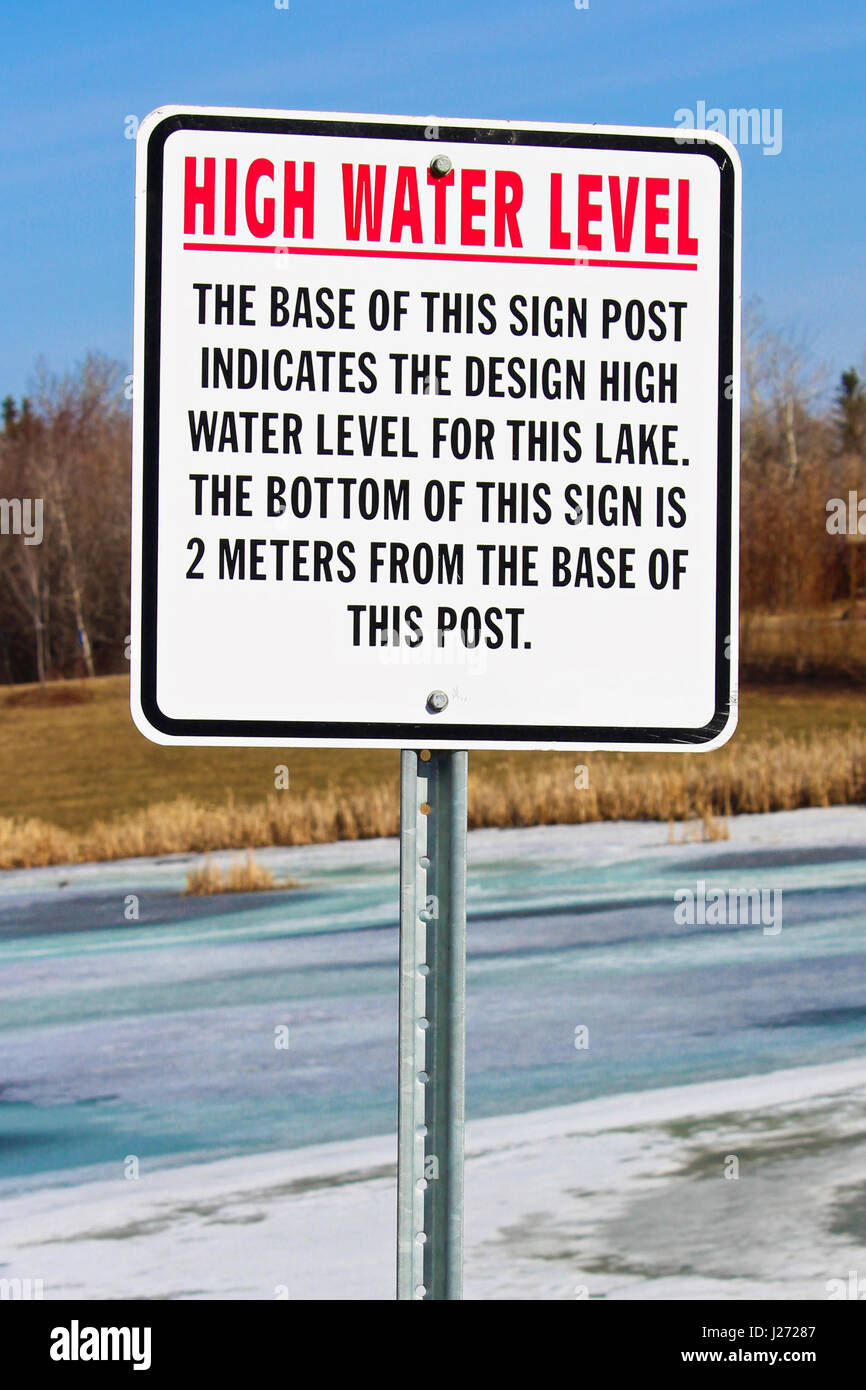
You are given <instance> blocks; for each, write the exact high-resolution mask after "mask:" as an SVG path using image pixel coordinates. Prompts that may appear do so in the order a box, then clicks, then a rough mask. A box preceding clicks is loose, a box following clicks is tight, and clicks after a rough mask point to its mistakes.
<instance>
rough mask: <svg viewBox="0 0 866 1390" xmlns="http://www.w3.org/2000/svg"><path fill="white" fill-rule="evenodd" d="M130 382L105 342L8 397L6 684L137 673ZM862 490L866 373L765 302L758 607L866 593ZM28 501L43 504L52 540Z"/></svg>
mask: <svg viewBox="0 0 866 1390" xmlns="http://www.w3.org/2000/svg"><path fill="white" fill-rule="evenodd" d="M128 381H129V378H128V377H127V376H126V375H125V370H124V368H123V367H122V366H121V364H120V363H118V362H114V361H110V360H109V359H107V358H105V357H102V356H100V355H98V354H92V355H90V356H89V357H87V358H86V359H85V361H84V362H83V363H82V364H81V365H80V366H79V367H78V368H77V369H76V370H74V371H72V372H70V373H68V374H67V375H64V376H55V375H52V374H51V373H49V372H48V371H47V370H46V369H45V368H44V367H43V368H40V369H39V370H38V371H37V374H36V380H35V384H34V389H33V390H32V391H31V392H30V394H29V395H28V396H27V397H26V398H24V399H22V400H20V401H15V400H13V399H12V398H11V397H9V396H7V397H6V399H5V400H4V401H3V404H2V429H0V683H6V684H12V683H17V682H28V681H40V682H44V681H47V680H52V679H57V678H64V677H71V676H93V675H103V674H109V673H112V672H117V671H122V670H125V669H127V657H128V650H127V648H128V641H127V638H128V633H129V626H130V617H129V578H130V576H129V540H130V534H129V533H130V456H131V433H132V431H131V407H130V401H129V399H128V396H129V395H130V392H129V390H128V387H127V382H128ZM851 492H854V493H856V494H857V496H858V497H859V498H866V383H864V381H863V379H862V377H861V375H860V374H859V373H858V372H857V371H856V370H855V369H854V368H851V369H850V370H849V371H846V372H843V373H842V376H841V379H840V381H839V383H838V385H837V387H836V389H835V392H833V393H832V394H831V395H829V396H828V392H827V389H826V382H825V381H824V380H823V379H822V377H821V374H820V372H819V371H817V370H816V369H815V368H814V367H812V366H811V365H810V360H809V356H808V353H806V352H805V351H803V350H802V349H801V348H799V347H798V346H797V345H796V344H795V343H794V342H793V340H792V339H791V338H790V337H785V336H784V335H779V334H777V333H774V332H771V331H770V330H768V329H767V328H766V327H765V325H764V324H763V323H762V322H761V320H760V318H759V317H758V316H757V314H756V313H755V312H754V310H753V311H752V312H750V313H749V314H747V316H746V324H745V330H744V340H743V414H742V501H741V528H740V549H741V569H740V594H741V605H742V608H743V610H744V612H747V613H748V612H771V613H773V612H798V611H799V612H803V611H806V610H815V609H816V608H820V607H822V606H826V605H828V604H830V603H833V602H834V601H837V600H842V599H845V600H848V601H850V600H851V599H852V598H854V597H856V595H857V593H858V592H859V591H860V589H866V515H864V517H863V532H864V534H863V536H862V538H861V539H862V542H863V544H862V545H861V544H858V543H857V537H856V535H855V536H852V535H840V534H837V533H833V532H832V531H829V530H828V527H827V515H828V513H827V506H828V502H830V500H831V499H833V498H843V499H847V498H848V497H849V494H850V493H851ZM25 499H29V500H30V501H31V502H34V501H35V500H36V499H39V501H40V503H41V509H40V510H41V515H40V517H39V523H40V526H39V529H40V531H41V535H40V536H39V539H38V540H37V534H36V525H35V515H34V512H33V510H32V509H31V511H30V512H29V513H28V511H27V510H26V509H25V511H24V512H23V514H22V512H21V510H20V504H21V503H22V502H23V501H24V500H25ZM16 502H17V503H18V504H19V508H18V510H16V508H15V503H16ZM864 511H866V506H864ZM28 517H29V518H30V521H31V522H32V527H31V534H30V535H29V536H28V535H27V534H22V533H21V530H22V526H21V523H22V522H23V523H25V531H26V522H27V519H28ZM855 531H856V526H855Z"/></svg>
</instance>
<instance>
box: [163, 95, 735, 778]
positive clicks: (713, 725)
mask: <svg viewBox="0 0 866 1390" xmlns="http://www.w3.org/2000/svg"><path fill="white" fill-rule="evenodd" d="M427 128H428V127H427V126H425V124H424V122H419V123H418V124H411V125H405V124H401V123H400V122H399V121H396V122H393V123H392V122H390V121H389V122H385V121H377V120H376V119H375V118H373V119H370V120H369V121H368V120H345V119H342V120H341V119H335V120H329V119H327V118H325V117H315V118H314V117H276V116H273V117H272V116H251V115H232V114H224V115H215V114H213V113H206V112H195V111H188V112H172V113H171V114H167V115H166V116H165V117H163V118H162V119H161V120H159V121H158V122H157V123H156V124H155V126H154V127H153V129H152V130H151V131H150V134H149V135H148V137H147V153H146V161H147V162H146V184H147V205H146V239H145V271H144V274H145V288H144V382H143V417H142V424H143V434H142V454H143V458H142V478H143V487H142V533H141V575H140V580H141V614H140V652H141V688H140V698H141V710H142V713H143V714H144V716H145V718H146V719H147V721H148V723H149V724H150V725H151V727H152V728H153V729H155V730H157V731H158V732H159V733H161V734H164V735H165V736H166V737H168V738H176V739H179V740H184V739H201V740H207V739H208V738H212V739H214V740H218V741H220V742H222V741H224V740H230V739H232V738H237V739H241V740H249V739H255V740H256V741H257V742H260V743H262V744H264V745H267V744H268V743H269V741H273V742H274V743H275V744H276V745H277V746H281V745H285V744H286V743H287V742H290V741H291V739H292V737H295V738H302V739H309V740H314V739H321V740H322V741H323V743H327V744H333V745H335V746H339V745H340V742H341V740H345V743H346V745H347V746H350V745H352V744H355V745H357V744H358V743H359V741H360V742H362V743H363V744H370V745H372V746H374V747H375V746H381V740H383V739H386V740H389V741H390V740H395V741H396V740H399V741H400V742H401V743H402V744H403V745H404V746H406V747H414V746H424V745H425V743H426V742H429V741H431V740H432V741H433V742H434V744H439V743H442V742H446V743H447V744H448V745H449V746H451V747H454V748H466V747H471V746H472V745H473V744H480V743H491V742H494V743H500V744H504V745H508V744H509V743H512V744H518V743H522V742H533V743H543V744H556V743H562V744H571V745H581V744H585V745H587V746H591V745H604V744H609V745H622V744H629V743H634V744H645V745H652V744H660V745H661V744H667V745H671V744H674V745H679V746H680V747H681V748H682V749H683V751H688V749H689V748H700V746H701V745H702V744H706V743H708V742H710V741H711V740H713V739H715V738H717V737H718V736H719V735H720V734H721V733H722V732H723V731H724V730H725V729H726V728H727V726H728V725H729V723H730V716H731V710H732V699H731V696H732V685H733V675H734V672H733V662H732V660H731V659H730V657H729V655H728V653H729V650H730V641H731V635H730V634H731V525H732V515H731V505H732V495H733V428H734V420H733V401H732V399H731V395H732V392H730V389H729V383H731V382H732V381H733V370H734V365H733V363H734V312H735V304H734V269H735V267H734V233H735V225H736V224H735V218H736V178H735V171H734V166H733V162H732V160H731V158H730V156H729V154H728V152H727V151H726V150H725V148H724V147H723V146H722V145H718V144H716V143H715V142H714V141H713V140H708V141H706V142H702V141H699V140H695V139H685V138H683V137H679V138H677V137H676V136H674V135H643V134H634V135H625V134H617V133H615V132H610V131H605V130H598V131H594V130H583V131H572V130H568V129H567V128H559V129H556V128H552V129H546V130H533V129H529V128H526V127H521V126H519V125H509V126H507V127H497V126H493V127H484V126H476V127H473V126H450V125H447V124H445V123H444V122H440V123H439V124H438V143H440V144H451V145H455V144H465V145H472V144H477V143H483V144H493V145H496V144H499V145H525V146H541V147H547V148H557V147H562V148H569V149H594V150H597V149H608V150H633V151H644V150H646V151H659V152H663V153H666V154H677V153H684V154H695V153H698V154H703V155H705V156H706V157H707V158H709V159H712V160H713V161H714V162H715V163H716V164H717V165H718V167H719V172H720V180H721V187H720V226H719V382H718V487H717V530H716V561H717V564H716V680H715V712H714V714H713V717H712V719H711V720H710V721H709V723H708V724H706V725H704V726H703V727H702V728H700V729H671V728H656V727H653V728H646V727H643V728H635V727H631V726H629V727H627V728H619V727H615V726H597V727H593V726H585V725H580V726H572V725H550V724H542V725H531V726H527V725H525V724H521V725H510V724H491V725H480V724H445V723H440V722H439V720H438V718H437V717H435V716H434V717H431V719H430V720H429V721H428V722H426V723H421V722H419V723H415V724H382V723H356V722H342V723H329V722H326V721H310V720H267V719H251V720H243V719H226V720H223V719H173V718H170V717H169V716H168V715H165V714H164V713H163V712H162V710H161V709H160V708H159V705H158V703H157V698H156V681H157V650H156V647H157V605H158V575H157V537H158V499H159V386H160V380H159V376H160V373H159V354H160V328H161V288H162V193H163V164H164V151H165V143H166V141H167V140H168V138H169V136H170V135H172V134H174V133H175V132H176V131H178V130H213V131H220V132H227V131H244V132H251V133H259V132H260V133H267V134H274V133H276V134H286V135H332V136H335V137H337V138H338V139H342V140H351V139H370V138H373V139H390V140H414V141H419V142H420V141H424V140H426V139H427V137H426V134H425V130H426V129H427ZM726 388H727V389H726Z"/></svg>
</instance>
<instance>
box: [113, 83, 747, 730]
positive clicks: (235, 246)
mask: <svg viewBox="0 0 866 1390" xmlns="http://www.w3.org/2000/svg"><path fill="white" fill-rule="evenodd" d="M136 194H137V224H136V329H135V379H134V382H135V487H134V497H135V503H134V505H135V517H134V537H135V540H134V557H133V587H134V595H133V597H134V607H133V611H134V614H135V615H136V616H135V618H134V624H135V625H134V628H133V631H134V633H135V637H134V641H133V682H132V689H133V696H132V700H133V713H134V716H135V719H136V722H137V724H138V727H139V728H140V729H141V730H142V732H144V733H145V734H147V736H148V737H150V738H152V739H155V740H156V741H157V742H160V743H188V744H270V745H281V744H288V745H301V746H303V745H307V746H335V747H341V746H342V747H362V746H377V747H401V746H403V747H406V746H409V747H412V746H419V745H421V746H426V747H433V748H468V747H477V748H505V747H514V748H580V749H587V748H618V749H640V748H644V749H654V750H660V749H680V750H682V749H696V748H712V747H717V746H718V745H719V744H721V743H723V742H724V741H725V740H726V739H727V738H728V737H730V734H731V733H732V731H733V728H734V725H735V723H736V699H737V697H736V621H737V620H736V527H735V517H736V506H737V421H738V343H739V162H738V158H737V154H736V151H735V149H734V148H733V146H732V145H730V144H729V143H728V142H727V141H726V140H724V139H723V138H721V137H719V136H717V135H715V134H711V133H709V132H703V131H702V132H701V133H700V135H699V136H687V135H683V134H682V133H680V134H676V135H675V134H674V133H673V132H671V131H661V130H643V129H607V128H602V127H596V126H591V127H582V126H571V125H555V126H550V125H523V124H513V123H511V122H490V123H485V124H484V125H481V124H479V123H477V122H471V121H455V120H450V121H448V122H444V121H443V122H439V123H436V122H433V121H431V120H430V119H423V120H422V119H411V118H403V117H389V116H351V115H321V114H318V115H317V114H309V113H306V114H305V113H301V112H255V111H242V110H211V109H189V110H186V109H177V108H168V109H163V110H159V111H156V112H154V113H153V114H152V115H151V116H149V117H148V118H147V120H146V121H145V122H143V124H142V126H141V128H140V131H139V134H138V163H137V174H136Z"/></svg>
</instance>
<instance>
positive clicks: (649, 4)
mask: <svg viewBox="0 0 866 1390" xmlns="http://www.w3.org/2000/svg"><path fill="white" fill-rule="evenodd" d="M2 20H3V46H4V52H5V56H6V62H5V63H4V69H5V71H4V74H3V82H2V87H0V110H2V122H0V146H2V159H0V247H2V252H0V293H2V305H3V311H2V325H3V326H2V333H0V395H4V394H6V392H7V391H8V392H12V393H13V394H15V395H20V394H21V393H22V392H23V391H24V390H25V388H26V385H27V381H28V379H29V378H30V376H31V374H32V371H33V367H34V363H35V360H36V358H37V357H38V356H39V355H42V356H44V357H45V358H46V360H47V361H48V364H49V366H51V367H54V368H57V369H61V370H62V369H64V368H66V367H67V366H69V365H71V364H72V363H74V362H75V361H77V360H79V359H80V358H81V357H82V356H83V355H84V353H86V352H87V351H88V350H89V349H99V350H101V351H103V352H106V353H108V354H109V355H111V356H115V357H118V358H120V359H121V360H122V361H123V362H125V363H128V362H129V359H130V356H131V338H132V223H133V218H132V187H133V160H134V142H133V141H131V140H127V139H126V138H125V137H124V129H125V120H126V117H127V116H129V115H135V116H138V117H142V116H144V115H146V114H147V112H148V111H150V110H152V109H153V108H154V107H156V106H159V105H164V104H169V103H171V104H185V103H191V104H196V105H231V106H254V107H269V108H282V109H291V108H301V109H312V110H323V111H327V110H342V111H353V110H354V111H371V112H389V113H391V112H393V113H403V114H410V115H415V114H418V115H432V114H436V115H440V116H466V117H472V116H479V117H485V116H486V117H496V118H514V119H520V118H525V119H530V120H540V121H543V120H555V121H576V122H601V123H607V124H635V125H656V126H671V125H673V124H674V119H675V112H676V111H677V110H679V109H682V108H690V109H691V110H693V111H694V110H696V109H697V103H698V102H699V101H703V102H705V103H706V106H707V107H714V106H715V107H721V108H723V109H725V110H727V109H729V108H731V107H757V108H768V110H770V111H775V110H776V109H777V108H778V109H781V111H782V135H783V139H782V148H781V151H780V153H778V154H777V155H770V154H764V153H763V150H762V148H761V146H743V147H741V151H740V153H741V156H742V160H743V172H744V240H743V276H744V285H743V288H744V295H745V296H746V298H750V297H754V296H758V297H760V299H761V301H762V304H763V311H764V314H765V317H766V318H767V319H768V321H769V322H770V323H771V324H772V325H773V326H776V327H779V328H781V329H786V330H790V331H792V332H793V333H794V334H795V335H796V336H798V337H800V338H803V339H806V340H808V341H809V343H810V345H811V348H812V351H813V352H814V355H815V357H816V358H817V359H818V360H819V361H821V362H823V363H825V364H826V366H827V368H828V371H829V373H830V375H831V377H835V376H836V375H837V374H838V372H839V371H840V370H841V369H842V368H843V367H845V366H848V365H849V364H850V363H858V364H859V363H862V361H863V359H864V353H866V315H864V312H863V307H864V303H863V301H864V296H863V289H864V280H866V276H864V263H866V236H864V222H866V217H864V214H866V187H864V185H866V175H864V158H863V146H864V137H866V114H864V104H866V103H864V96H866V62H864V57H866V12H864V11H863V9H862V8H861V7H860V6H859V5H856V4H855V3H854V0H821V3H814V0H785V3H778V0H589V7H588V8H587V9H577V8H576V7H575V3H574V0H436V3H435V4H428V5H424V4H417V3H397V0H354V3H351V2H350V0H290V5H289V8H288V9H277V8H276V6H275V3H274V0H171V3H169V2H168V0H147V3H138V4H135V3H131V0H127V2H126V3H118V2H117V0H115V2H114V3H105V0H90V3H88V0H78V3H59V2H58V0H46V2H45V3H39V4H33V3H32V0H31V3H24V2H23V0H3V4H2Z"/></svg>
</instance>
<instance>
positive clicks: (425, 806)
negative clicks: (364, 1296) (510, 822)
mask: <svg viewBox="0 0 866 1390" xmlns="http://www.w3.org/2000/svg"><path fill="white" fill-rule="evenodd" d="M467 768H468V756H467V754H466V753H465V752H452V751H450V750H444V751H443V750H432V751H429V752H422V753H417V752H415V751H413V750H404V752H403V753H402V755H401V768H400V1044H399V1046H400V1060H399V1113H398V1140H397V1297H398V1299H416V1300H418V1299H459V1298H461V1297H462V1293H463V1131H464V1116H465V1036H466V793H467Z"/></svg>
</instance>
